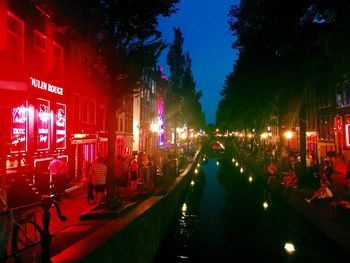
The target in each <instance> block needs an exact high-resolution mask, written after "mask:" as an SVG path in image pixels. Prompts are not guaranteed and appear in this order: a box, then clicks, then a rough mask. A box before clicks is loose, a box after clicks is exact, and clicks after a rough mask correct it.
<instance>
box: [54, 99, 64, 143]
mask: <svg viewBox="0 0 350 263" xmlns="http://www.w3.org/2000/svg"><path fill="white" fill-rule="evenodd" d="M56 109H57V111H56V114H55V124H56V149H65V148H66V138H67V136H66V120H67V119H66V118H67V112H66V109H67V107H66V105H65V104H62V103H57V104H56Z"/></svg>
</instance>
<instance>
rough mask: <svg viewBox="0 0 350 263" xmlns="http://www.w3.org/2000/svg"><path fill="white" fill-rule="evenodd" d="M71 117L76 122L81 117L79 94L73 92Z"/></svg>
mask: <svg viewBox="0 0 350 263" xmlns="http://www.w3.org/2000/svg"><path fill="white" fill-rule="evenodd" d="M73 119H74V120H75V121H78V122H80V119H81V97H80V95H79V94H74V101H73Z"/></svg>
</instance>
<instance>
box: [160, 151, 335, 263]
mask: <svg viewBox="0 0 350 263" xmlns="http://www.w3.org/2000/svg"><path fill="white" fill-rule="evenodd" d="M234 159H235V162H234V161H233V157H232V155H229V154H226V155H221V154H218V155H211V156H208V157H207V158H206V163H202V164H201V169H200V170H198V171H197V174H196V175H194V176H193V178H192V181H191V182H193V184H192V183H191V185H192V186H191V187H189V190H188V193H187V195H186V196H185V197H184V202H183V203H182V204H181V207H180V209H179V215H178V217H177V218H176V220H175V221H174V224H173V225H172V226H171V230H170V232H169V233H168V234H167V237H166V238H165V240H164V242H163V243H162V245H161V247H160V250H159V252H158V253H157V255H156V257H155V261H154V262H183V261H186V262H246V261H249V260H252V262H257V258H256V257H257V256H258V257H259V262H305V261H315V260H317V259H322V260H323V259H326V258H329V259H331V260H332V261H333V262H335V261H334V260H335V257H336V256H337V255H334V253H332V252H331V251H329V249H326V248H329V246H330V245H329V243H327V242H325V239H324V238H323V236H322V235H320V233H319V232H317V230H316V229H315V228H313V227H312V226H310V225H309V224H308V222H305V221H304V220H303V219H302V218H300V217H299V216H298V214H297V213H296V212H295V211H294V210H293V209H291V208H290V207H289V206H288V205H287V204H286V203H284V202H283V201H282V200H280V199H279V198H278V197H276V196H274V195H273V194H272V193H271V192H270V191H269V189H268V188H266V187H265V185H264V184H262V183H261V180H259V178H260V177H259V176H258V175H255V174H254V173H253V171H252V170H250V169H249V165H246V164H244V162H242V161H241V160H238V158H237V157H236V158H234ZM238 161H239V162H241V163H242V164H244V167H245V169H244V170H245V171H244V172H245V173H246V174H247V175H249V177H247V176H242V175H241V174H240V171H239V170H238V169H236V167H235V166H236V164H237V163H238ZM217 163H219V164H220V165H219V166H217ZM184 204H186V209H185V211H183V210H184V209H183V207H184ZM325 244H326V245H325ZM327 251H328V252H327ZM179 260H180V261H179ZM338 262H340V261H338Z"/></svg>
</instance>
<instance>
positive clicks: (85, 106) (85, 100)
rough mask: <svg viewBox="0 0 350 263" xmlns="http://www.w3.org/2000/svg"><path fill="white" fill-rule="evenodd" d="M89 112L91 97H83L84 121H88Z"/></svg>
mask: <svg viewBox="0 0 350 263" xmlns="http://www.w3.org/2000/svg"><path fill="white" fill-rule="evenodd" d="M88 114H89V99H88V98H87V97H83V101H82V111H81V115H82V119H81V121H82V123H88V120H89V119H88Z"/></svg>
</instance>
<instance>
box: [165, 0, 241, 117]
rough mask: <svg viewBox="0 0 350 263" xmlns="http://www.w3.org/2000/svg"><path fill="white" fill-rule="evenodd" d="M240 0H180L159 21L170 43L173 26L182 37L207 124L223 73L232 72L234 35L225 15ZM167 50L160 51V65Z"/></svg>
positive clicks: (220, 88)
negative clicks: (174, 11)
mask: <svg viewBox="0 0 350 263" xmlns="http://www.w3.org/2000/svg"><path fill="white" fill-rule="evenodd" d="M238 3H239V0H220V1H218V0H201V1H194V0H182V1H181V2H180V3H179V4H178V5H177V7H178V8H179V11H178V12H177V13H176V14H173V15H172V16H171V17H166V18H163V17H161V18H160V20H159V24H160V30H161V31H162V34H163V39H164V40H165V41H167V42H169V43H172V41H173V39H174V31H173V28H174V27H179V28H180V29H181V31H182V33H183V36H184V46H183V49H184V52H186V51H187V50H188V51H189V53H190V56H191V58H192V72H193V76H194V79H195V81H196V84H197V85H196V87H197V90H202V92H203V97H202V99H201V101H200V102H201V103H202V107H203V110H204V112H205V117H206V123H207V124H209V123H215V111H216V108H217V104H218V102H219V100H220V94H219V92H220V91H221V90H222V88H223V85H224V81H225V76H226V75H227V74H228V73H229V72H231V71H232V68H233V64H234V61H235V59H236V57H237V51H236V50H234V49H232V47H231V46H232V43H233V41H234V38H233V36H232V34H231V32H230V30H229V25H228V23H227V14H228V11H229V9H230V6H231V5H238ZM167 53H168V49H166V50H165V51H163V53H162V55H161V57H160V61H159V64H160V65H162V66H164V67H165V73H166V74H167V75H169V71H168V67H167V64H166V55H167Z"/></svg>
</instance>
